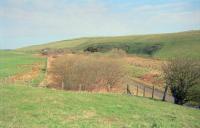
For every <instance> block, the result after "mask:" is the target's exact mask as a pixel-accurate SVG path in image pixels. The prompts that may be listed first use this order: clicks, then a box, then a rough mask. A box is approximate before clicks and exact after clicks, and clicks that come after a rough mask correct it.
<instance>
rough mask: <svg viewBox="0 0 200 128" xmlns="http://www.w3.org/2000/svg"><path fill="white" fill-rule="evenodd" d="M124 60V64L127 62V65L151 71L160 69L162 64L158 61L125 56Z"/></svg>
mask: <svg viewBox="0 0 200 128" xmlns="http://www.w3.org/2000/svg"><path fill="white" fill-rule="evenodd" d="M124 59H125V61H126V62H128V64H131V65H135V66H140V67H148V68H153V69H160V68H161V65H162V63H163V61H161V60H158V59H149V58H143V57H138V56H127V57H125V58H124Z"/></svg>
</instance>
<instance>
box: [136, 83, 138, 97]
mask: <svg viewBox="0 0 200 128" xmlns="http://www.w3.org/2000/svg"><path fill="white" fill-rule="evenodd" d="M136 93H137V96H138V85H137V92H136Z"/></svg>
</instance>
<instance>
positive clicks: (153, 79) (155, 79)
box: [139, 73, 163, 85]
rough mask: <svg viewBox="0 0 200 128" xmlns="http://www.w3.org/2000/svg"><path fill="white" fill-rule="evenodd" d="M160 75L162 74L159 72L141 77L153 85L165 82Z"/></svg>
mask: <svg viewBox="0 0 200 128" xmlns="http://www.w3.org/2000/svg"><path fill="white" fill-rule="evenodd" d="M160 76H161V75H160V74H159V73H148V74H145V75H143V76H141V77H140V78H139V79H140V80H142V81H144V82H147V83H150V84H153V85H161V84H163V80H162V79H161V78H160Z"/></svg>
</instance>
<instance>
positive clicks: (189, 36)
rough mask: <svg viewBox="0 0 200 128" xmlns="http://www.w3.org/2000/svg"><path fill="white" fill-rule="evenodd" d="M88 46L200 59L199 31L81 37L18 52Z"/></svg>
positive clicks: (105, 49) (31, 47) (147, 54)
mask: <svg viewBox="0 0 200 128" xmlns="http://www.w3.org/2000/svg"><path fill="white" fill-rule="evenodd" d="M88 47H92V48H97V49H98V50H99V51H100V52H106V51H109V50H110V49H112V48H120V49H123V50H125V51H126V52H127V53H129V54H139V55H145V56H152V57H158V58H168V57H174V56H189V57H193V58H200V54H199V51H200V30H196V31H186V32H179V33H167V34H152V35H135V36H118V37H92V38H79V39H73V40H63V41H57V42H51V43H48V44H43V45H35V46H30V47H24V48H20V49H18V50H21V51H28V52H36V51H40V50H41V49H44V48H52V49H59V48H67V49H72V50H85V49H87V48H88Z"/></svg>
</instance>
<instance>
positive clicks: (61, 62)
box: [51, 54, 125, 91]
mask: <svg viewBox="0 0 200 128" xmlns="http://www.w3.org/2000/svg"><path fill="white" fill-rule="evenodd" d="M51 72H52V73H54V74H55V77H56V78H57V79H58V80H59V82H60V87H62V88H63V89H66V90H92V89H95V88H98V87H105V88H107V90H108V91H110V90H112V88H113V87H114V86H117V85H120V84H121V83H122V81H123V79H124V77H125V72H124V69H123V64H122V62H120V61H119V60H118V59H112V58H108V57H94V56H91V55H72V54H71V55H65V56H62V57H58V58H57V59H56V60H55V62H54V64H53V65H52V70H51Z"/></svg>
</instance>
